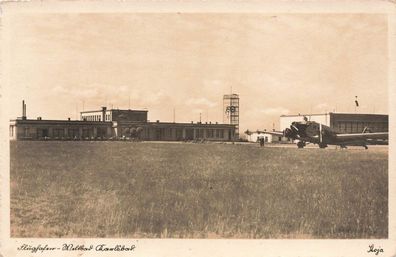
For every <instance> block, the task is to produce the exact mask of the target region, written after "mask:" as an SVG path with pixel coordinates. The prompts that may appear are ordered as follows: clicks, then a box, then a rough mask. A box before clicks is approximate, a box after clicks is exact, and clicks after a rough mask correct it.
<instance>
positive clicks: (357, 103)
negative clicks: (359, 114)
mask: <svg viewBox="0 0 396 257" xmlns="http://www.w3.org/2000/svg"><path fill="white" fill-rule="evenodd" d="M355 104H356V107H359V102H358V100H357V96H355Z"/></svg>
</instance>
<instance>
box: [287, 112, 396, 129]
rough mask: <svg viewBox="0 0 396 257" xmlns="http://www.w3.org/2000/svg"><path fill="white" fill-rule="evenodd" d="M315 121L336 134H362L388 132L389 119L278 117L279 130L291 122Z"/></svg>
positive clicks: (327, 115) (376, 116) (369, 116)
mask: <svg viewBox="0 0 396 257" xmlns="http://www.w3.org/2000/svg"><path fill="white" fill-rule="evenodd" d="M304 117H307V119H308V120H311V121H316V122H318V123H322V124H324V125H326V126H329V127H330V128H332V129H333V130H335V131H336V132H338V133H362V132H363V130H364V128H366V127H367V128H369V129H370V131H371V132H388V124H389V117H388V115H385V114H362V113H335V112H329V113H324V114H298V115H282V116H280V129H281V130H284V129H285V128H289V127H290V124H291V123H292V122H293V121H303V119H304Z"/></svg>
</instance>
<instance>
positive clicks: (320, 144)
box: [319, 143, 327, 148]
mask: <svg viewBox="0 0 396 257" xmlns="http://www.w3.org/2000/svg"><path fill="white" fill-rule="evenodd" d="M326 147H327V144H323V143H319V148H326Z"/></svg>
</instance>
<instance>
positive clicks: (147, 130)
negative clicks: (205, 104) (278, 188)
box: [10, 102, 235, 141]
mask: <svg viewBox="0 0 396 257" xmlns="http://www.w3.org/2000/svg"><path fill="white" fill-rule="evenodd" d="M147 113H148V111H147V110H130V109H129V110H119V109H109V110H108V109H107V108H106V107H102V109H101V110H94V111H84V112H81V113H80V120H71V119H70V118H69V119H67V120H43V119H42V118H40V117H39V118H37V119H27V117H26V105H25V103H24V102H23V103H22V117H19V118H17V119H15V120H11V121H10V139H11V140H107V139H127V138H136V139H139V140H164V141H183V140H208V141H232V140H234V139H235V125H231V124H218V123H217V122H216V123H212V122H209V123H208V122H205V123H202V122H195V123H194V122H191V123H176V122H160V121H159V120H158V121H155V122H150V121H148V119H147Z"/></svg>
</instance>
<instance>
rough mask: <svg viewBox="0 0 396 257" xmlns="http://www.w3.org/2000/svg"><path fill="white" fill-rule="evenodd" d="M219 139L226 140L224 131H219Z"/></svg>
mask: <svg viewBox="0 0 396 257" xmlns="http://www.w3.org/2000/svg"><path fill="white" fill-rule="evenodd" d="M219 138H224V130H223V129H219Z"/></svg>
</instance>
